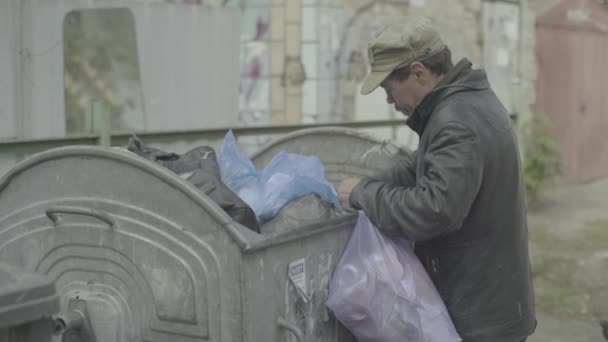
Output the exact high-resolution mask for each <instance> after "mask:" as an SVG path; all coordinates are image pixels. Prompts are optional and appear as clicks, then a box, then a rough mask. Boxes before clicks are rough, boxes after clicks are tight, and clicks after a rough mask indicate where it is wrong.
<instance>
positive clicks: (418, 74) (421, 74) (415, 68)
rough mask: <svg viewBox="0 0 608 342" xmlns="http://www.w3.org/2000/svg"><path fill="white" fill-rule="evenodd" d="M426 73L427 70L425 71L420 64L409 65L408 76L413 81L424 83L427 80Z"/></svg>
mask: <svg viewBox="0 0 608 342" xmlns="http://www.w3.org/2000/svg"><path fill="white" fill-rule="evenodd" d="M427 73H428V70H427V69H426V67H425V66H424V64H422V63H420V62H414V63H412V64H410V75H411V77H414V79H416V80H418V81H421V82H422V83H424V82H425V80H426V78H427Z"/></svg>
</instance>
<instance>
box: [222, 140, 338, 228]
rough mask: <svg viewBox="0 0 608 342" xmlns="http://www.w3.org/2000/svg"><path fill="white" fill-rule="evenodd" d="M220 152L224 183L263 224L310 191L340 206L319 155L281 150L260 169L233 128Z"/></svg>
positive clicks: (325, 200)
mask: <svg viewBox="0 0 608 342" xmlns="http://www.w3.org/2000/svg"><path fill="white" fill-rule="evenodd" d="M218 152H219V160H218V161H219V165H220V173H221V177H222V182H223V183H224V184H225V185H226V186H227V187H228V188H229V189H230V190H232V191H234V192H235V193H236V194H237V195H238V196H239V197H240V198H241V199H242V200H243V201H245V203H247V205H249V206H250V207H251V208H252V209H253V212H254V213H255V214H256V217H257V218H258V222H259V223H260V224H263V223H264V222H266V221H268V220H270V219H271V218H273V217H274V216H275V215H276V214H277V213H278V212H279V210H281V208H283V207H284V206H285V205H286V204H287V203H289V202H290V201H293V200H295V199H298V198H301V197H304V196H306V195H308V194H316V195H317V196H319V197H320V198H321V200H323V201H324V202H327V203H329V204H332V205H333V206H335V207H336V208H340V202H339V201H338V196H337V193H336V190H335V189H334V187H333V186H332V185H331V184H330V183H329V182H328V181H327V180H326V179H325V168H324V167H323V163H322V162H321V160H320V159H319V158H318V157H312V156H304V155H299V154H292V153H287V152H285V151H281V152H279V153H278V154H277V155H276V156H275V157H274V158H273V159H272V160H271V161H270V163H269V164H268V165H267V166H266V167H265V168H264V169H263V170H261V171H258V170H257V169H256V168H255V166H254V165H253V162H252V161H251V160H250V159H249V158H248V157H247V156H245V155H244V154H241V153H240V152H239V151H238V150H237V148H236V144H235V138H234V134H233V133H232V131H229V132H228V134H226V137H225V138H224V141H223V142H222V143H221V145H220V147H219V149H218Z"/></svg>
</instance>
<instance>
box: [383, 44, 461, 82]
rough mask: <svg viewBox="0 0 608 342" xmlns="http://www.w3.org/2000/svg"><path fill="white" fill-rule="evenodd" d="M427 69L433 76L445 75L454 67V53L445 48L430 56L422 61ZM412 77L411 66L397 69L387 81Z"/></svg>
mask: <svg viewBox="0 0 608 342" xmlns="http://www.w3.org/2000/svg"><path fill="white" fill-rule="evenodd" d="M420 63H422V64H423V65H424V66H425V67H427V68H428V69H429V70H430V71H431V72H432V73H433V74H435V75H437V76H441V75H445V74H447V73H448V71H450V69H452V68H453V67H454V63H453V62H452V51H450V48H449V47H447V46H446V47H444V48H443V49H442V50H441V51H439V52H437V53H436V54H434V55H431V56H428V57H426V58H424V59H422V60H420ZM409 76H410V66H409V65H408V66H405V67H403V68H399V69H395V70H393V72H391V74H390V75H388V77H387V79H394V80H398V81H403V80H406V79H407V78H408V77H409Z"/></svg>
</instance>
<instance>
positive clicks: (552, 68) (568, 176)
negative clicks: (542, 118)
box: [536, 0, 608, 183]
mask: <svg viewBox="0 0 608 342" xmlns="http://www.w3.org/2000/svg"><path fill="white" fill-rule="evenodd" d="M604 28H608V11H607V10H606V9H604V8H603V7H601V6H600V5H598V4H597V2H595V1H593V0H572V1H565V2H563V3H562V4H560V5H558V6H557V7H555V8H554V9H552V10H550V11H549V12H548V13H547V14H546V15H544V16H541V17H539V19H538V21H537V53H538V83H537V101H536V110H537V111H540V112H544V113H546V114H547V115H548V116H549V117H550V118H552V119H553V120H554V121H555V123H556V127H555V130H554V132H555V133H556V136H557V138H558V140H559V151H560V156H561V162H562V181H563V182H568V183H573V182H582V181H588V180H592V179H595V178H599V177H605V176H608V153H606V152H607V151H608V140H606V138H605V135H606V132H608V113H607V110H608V99H607V96H606V94H608V69H606V68H605V67H603V64H604V63H605V61H606V60H607V59H608V30H604Z"/></svg>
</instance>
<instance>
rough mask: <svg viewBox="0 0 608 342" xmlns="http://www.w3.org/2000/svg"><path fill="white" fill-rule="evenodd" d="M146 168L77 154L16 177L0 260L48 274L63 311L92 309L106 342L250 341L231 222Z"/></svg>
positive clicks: (4, 216) (8, 196)
mask: <svg viewBox="0 0 608 342" xmlns="http://www.w3.org/2000/svg"><path fill="white" fill-rule="evenodd" d="M136 164H137V163H136ZM140 166H141V165H139V166H137V165H134V164H129V163H125V162H124V160H120V159H113V158H106V157H99V156H95V155H81V156H78V155H71V156H64V157H60V158H54V159H53V158H51V159H48V160H42V161H41V162H40V163H36V164H35V165H31V167H28V168H26V169H24V170H22V171H20V172H19V173H18V174H16V175H13V176H11V179H10V181H8V182H5V183H4V184H0V185H2V188H1V189H0V260H3V262H6V263H8V264H11V265H14V266H17V267H21V268H23V269H24V270H27V271H32V272H37V273H40V274H46V275H49V276H50V277H51V278H52V279H53V280H54V281H55V283H56V285H57V290H58V292H59V295H60V297H61V303H60V304H61V305H60V306H61V308H62V310H64V311H65V310H66V309H67V307H68V306H69V305H70V301H71V300H73V299H74V298H79V299H82V300H85V301H86V303H87V310H88V313H89V315H90V318H91V321H92V324H93V329H94V330H95V332H96V334H97V339H98V340H100V341H108V342H112V341H141V340H145V341H168V340H171V341H202V340H204V341H240V340H241V337H240V331H241V330H240V328H241V323H240V322H241V316H240V314H241V307H240V284H241V281H240V247H239V246H238V245H237V244H236V242H235V239H234V236H232V235H231V234H230V233H229V232H228V230H227V229H226V225H227V224H228V223H230V222H231V221H230V219H229V218H224V216H222V215H219V214H218V215H215V214H214V215H212V213H211V212H212V211H213V210H215V209H217V208H213V207H205V206H201V201H195V200H193V197H192V195H191V194H189V193H188V191H185V190H184V189H180V187H179V186H176V183H171V182H168V181H167V179H168V178H163V177H159V176H158V174H155V173H154V172H150V171H151V170H152V169H154V167H153V166H151V167H152V169H147V168H146V167H143V168H142V167H140ZM156 171H158V170H156ZM159 172H160V171H159ZM162 172H164V171H162ZM162 172H161V173H162ZM167 177H173V176H167ZM175 178H177V176H175ZM0 183H1V182H0ZM186 190H187V189H186ZM203 204H204V203H203ZM232 229H235V228H234V227H232ZM243 230H246V228H244V227H243Z"/></svg>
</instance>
